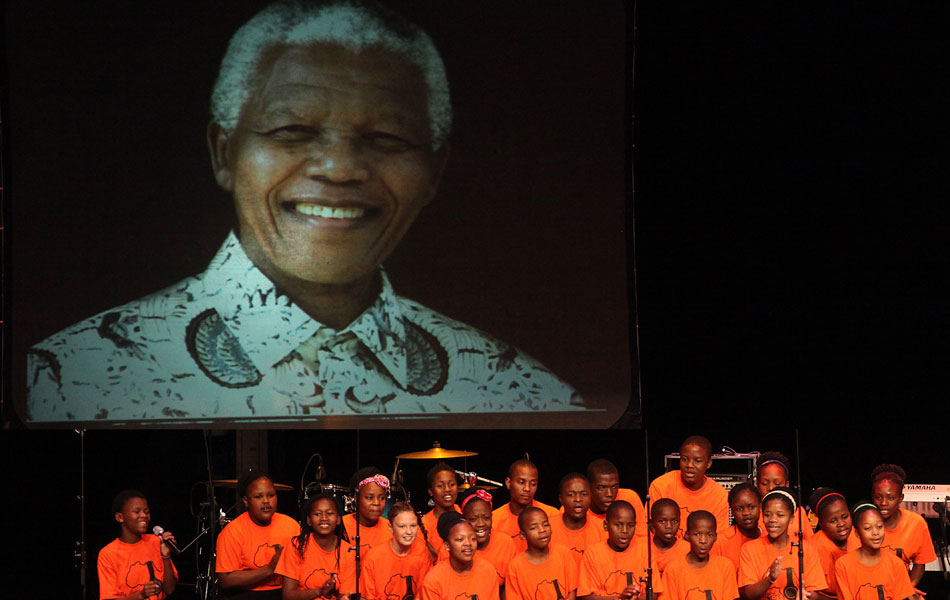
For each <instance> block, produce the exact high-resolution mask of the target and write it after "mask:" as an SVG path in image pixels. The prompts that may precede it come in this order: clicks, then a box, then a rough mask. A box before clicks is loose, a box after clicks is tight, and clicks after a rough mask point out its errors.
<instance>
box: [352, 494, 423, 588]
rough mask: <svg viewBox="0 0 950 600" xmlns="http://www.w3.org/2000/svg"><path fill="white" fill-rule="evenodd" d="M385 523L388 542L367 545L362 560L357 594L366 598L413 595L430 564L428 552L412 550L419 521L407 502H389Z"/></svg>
mask: <svg viewBox="0 0 950 600" xmlns="http://www.w3.org/2000/svg"><path fill="white" fill-rule="evenodd" d="M389 527H390V528H391V530H392V538H390V540H389V543H388V544H383V545H381V546H376V547H374V548H373V549H371V550H370V551H369V552H367V553H366V558H365V560H364V562H363V578H362V581H363V586H364V587H363V590H364V591H362V593H361V595H362V597H363V598H367V599H369V600H386V599H387V598H392V597H397V598H406V597H414V596H415V594H416V593H418V589H419V587H420V586H421V585H422V581H423V579H425V575H426V573H428V572H429V567H430V566H431V565H432V560H431V558H430V556H429V553H428V552H419V551H413V543H414V542H415V540H416V536H417V534H418V533H419V521H418V518H417V517H416V513H415V511H414V510H413V508H412V506H411V505H410V504H408V503H406V502H396V503H395V504H393V505H392V507H391V508H390V509H389ZM440 539H441V538H440Z"/></svg>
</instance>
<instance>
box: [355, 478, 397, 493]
mask: <svg viewBox="0 0 950 600" xmlns="http://www.w3.org/2000/svg"><path fill="white" fill-rule="evenodd" d="M369 483H375V484H376V485H378V486H379V487H381V488H383V489H384V490H388V489H389V478H388V477H386V476H385V475H379V474H377V475H373V476H372V477H367V478H366V479H364V480H363V481H361V482H360V483H359V485H358V486H356V490H357V491H359V490H361V489H363V486H365V485H367V484H369Z"/></svg>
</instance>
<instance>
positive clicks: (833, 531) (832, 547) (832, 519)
mask: <svg viewBox="0 0 950 600" xmlns="http://www.w3.org/2000/svg"><path fill="white" fill-rule="evenodd" d="M808 504H809V505H811V506H813V507H814V509H815V514H817V515H818V527H819V531H818V533H816V534H815V536H814V537H813V538H812V539H811V542H812V545H813V546H814V547H815V549H816V550H817V551H818V558H819V559H820V560H821V570H822V571H824V572H825V581H826V582H827V583H828V590H827V594H828V595H832V596H837V595H838V584H837V582H836V578H835V563H836V562H837V561H838V559H839V558H841V557H842V556H844V555H845V554H847V553H848V552H851V551H852V550H857V549H858V548H860V547H861V540H859V539H858V535H857V534H856V533H855V532H854V528H853V527H852V526H851V511H850V510H848V504H847V502H846V501H845V499H844V496H842V495H841V494H839V493H838V492H836V491H834V490H833V489H831V488H829V487H820V488H818V489H816V490H815V491H814V492H812V494H811V496H809V497H808Z"/></svg>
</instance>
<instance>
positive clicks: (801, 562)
mask: <svg viewBox="0 0 950 600" xmlns="http://www.w3.org/2000/svg"><path fill="white" fill-rule="evenodd" d="M795 470H796V471H797V477H798V510H797V511H796V512H797V513H798V600H804V599H805V588H803V587H802V584H803V580H804V573H805V545H804V544H803V543H802V541H803V540H804V539H805V536H804V535H803V534H802V527H803V526H804V525H803V524H802V521H804V520H805V516H804V514H803V513H804V512H805V511H804V510H803V508H802V456H801V447H800V445H799V442H798V428H797V427H796V428H795ZM792 545H795V544H792Z"/></svg>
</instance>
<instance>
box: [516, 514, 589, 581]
mask: <svg viewBox="0 0 950 600" xmlns="http://www.w3.org/2000/svg"><path fill="white" fill-rule="evenodd" d="M518 526H519V527H520V528H521V537H522V539H524V540H525V543H526V544H527V546H528V548H527V550H525V551H524V552H522V553H521V554H518V555H517V556H515V557H514V558H513V559H512V560H511V564H510V565H509V566H508V576H507V577H506V578H505V598H506V599H507V600H565V599H566V600H574V598H575V595H576V591H577V565H576V564H575V563H574V559H573V558H572V557H571V552H570V551H569V550H568V549H567V548H565V547H564V546H562V545H560V544H552V543H550V542H551V524H550V522H549V521H548V516H547V515H546V514H545V513H544V511H543V510H541V509H540V508H534V507H533V506H529V507H528V508H526V509H524V510H523V511H521V514H520V515H518Z"/></svg>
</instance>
